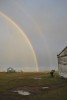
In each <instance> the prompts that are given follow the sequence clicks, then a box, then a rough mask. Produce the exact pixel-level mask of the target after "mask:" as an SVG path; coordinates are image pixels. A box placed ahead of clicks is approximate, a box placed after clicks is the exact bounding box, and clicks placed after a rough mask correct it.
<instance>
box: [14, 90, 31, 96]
mask: <svg viewBox="0 0 67 100" xmlns="http://www.w3.org/2000/svg"><path fill="white" fill-rule="evenodd" d="M13 92H17V93H18V94H20V95H30V94H31V93H30V92H28V91H23V90H17V91H13Z"/></svg>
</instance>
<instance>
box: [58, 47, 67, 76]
mask: <svg viewBox="0 0 67 100" xmlns="http://www.w3.org/2000/svg"><path fill="white" fill-rule="evenodd" d="M57 58H58V70H59V75H60V76H62V77H64V78H67V46H66V47H65V48H64V49H63V50H62V51H61V52H60V54H58V55H57Z"/></svg>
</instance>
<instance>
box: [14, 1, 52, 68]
mask: <svg viewBox="0 0 67 100" xmlns="http://www.w3.org/2000/svg"><path fill="white" fill-rule="evenodd" d="M15 4H16V5H17V6H19V8H20V9H21V11H23V12H24V14H25V15H26V16H27V17H28V18H29V19H30V20H31V21H32V23H33V24H34V26H35V28H36V29H37V30H38V32H39V34H40V35H41V36H42V38H43V37H44V35H43V32H42V30H41V28H40V27H39V25H38V24H37V23H36V21H35V19H34V18H33V17H32V16H31V15H30V14H29V13H28V12H27V11H26V10H25V9H24V8H23V7H21V6H20V5H19V4H18V3H17V2H15ZM44 38H45V37H44ZM44 38H43V40H44V42H45V47H46V49H47V52H48V56H49V64H50V65H51V66H52V64H51V62H52V58H51V53H50V51H49V50H50V49H49V47H48V45H46V44H47V41H46V38H45V39H44Z"/></svg>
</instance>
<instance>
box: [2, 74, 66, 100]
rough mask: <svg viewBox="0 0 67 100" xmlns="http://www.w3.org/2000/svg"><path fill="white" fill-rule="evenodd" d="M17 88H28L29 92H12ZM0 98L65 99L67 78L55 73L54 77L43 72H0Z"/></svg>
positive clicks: (26, 99) (9, 99)
mask: <svg viewBox="0 0 67 100" xmlns="http://www.w3.org/2000/svg"><path fill="white" fill-rule="evenodd" d="M37 77H39V78H41V79H37ZM42 87H49V88H48V89H42ZM17 89H24V90H29V91H30V92H31V94H30V95H28V96H24V95H20V94H18V93H14V92H12V91H14V90H17ZM0 100H67V79H63V78H60V77H59V76H58V74H57V73H56V74H55V77H51V76H50V74H49V73H45V72H44V73H20V72H19V73H5V72H4V73H0Z"/></svg>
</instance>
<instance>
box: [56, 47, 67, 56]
mask: <svg viewBox="0 0 67 100" xmlns="http://www.w3.org/2000/svg"><path fill="white" fill-rule="evenodd" d="M65 50H67V46H66V47H65V48H64V49H63V50H62V51H61V52H60V53H59V54H58V55H57V57H59V56H60V55H61V54H62V53H63V52H64V51H65ZM61 56H65V55H64V54H62V55H61Z"/></svg>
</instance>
